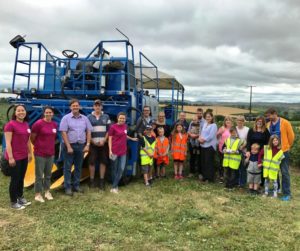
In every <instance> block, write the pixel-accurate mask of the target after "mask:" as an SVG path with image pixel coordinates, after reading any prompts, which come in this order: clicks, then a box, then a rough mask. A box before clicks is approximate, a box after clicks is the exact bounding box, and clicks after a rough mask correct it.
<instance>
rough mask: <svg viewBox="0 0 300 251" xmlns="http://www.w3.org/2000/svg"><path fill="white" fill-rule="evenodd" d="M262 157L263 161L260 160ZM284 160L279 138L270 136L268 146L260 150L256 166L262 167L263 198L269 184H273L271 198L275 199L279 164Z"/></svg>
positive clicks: (267, 192)
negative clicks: (263, 180)
mask: <svg viewBox="0 0 300 251" xmlns="http://www.w3.org/2000/svg"><path fill="white" fill-rule="evenodd" d="M262 156H263V159H262ZM283 159H284V154H283V151H282V150H281V143H280V138H279V137H278V136H277V135H272V136H271V137H270V140H269V144H268V145H266V146H264V148H263V149H261V151H260V153H259V156H258V163H259V164H258V166H260V167H261V166H263V177H264V178H265V193H264V194H263V196H264V197H266V196H268V195H269V186H270V182H272V183H273V197H274V198H277V192H278V181H277V178H278V172H279V170H280V163H281V161H282V160H283Z"/></svg>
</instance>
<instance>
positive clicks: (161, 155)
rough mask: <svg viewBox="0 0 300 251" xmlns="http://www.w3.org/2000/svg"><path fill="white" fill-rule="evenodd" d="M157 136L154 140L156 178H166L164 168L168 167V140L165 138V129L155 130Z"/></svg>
mask: <svg viewBox="0 0 300 251" xmlns="http://www.w3.org/2000/svg"><path fill="white" fill-rule="evenodd" d="M157 133H158V136H157V138H156V144H155V150H154V159H155V160H156V165H157V173H156V176H157V177H161V178H165V177H166V166H167V165H169V156H168V154H169V148H170V145H169V139H168V138H167V137H165V129H164V128H163V127H159V128H158V129H157Z"/></svg>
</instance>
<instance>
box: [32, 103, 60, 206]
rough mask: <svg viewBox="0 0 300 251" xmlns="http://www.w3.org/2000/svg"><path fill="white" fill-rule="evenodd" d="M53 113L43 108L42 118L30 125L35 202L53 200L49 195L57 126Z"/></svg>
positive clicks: (47, 108)
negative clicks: (43, 192) (32, 146)
mask: <svg viewBox="0 0 300 251" xmlns="http://www.w3.org/2000/svg"><path fill="white" fill-rule="evenodd" d="M53 115H54V111H53V108H52V107H49V106H47V107H45V108H44V118H42V119H39V120H38V121H36V122H35V123H34V124H33V125H32V133H31V137H30V138H31V142H32V144H33V145H34V157H35V184H34V190H35V198H34V199H35V200H36V201H39V202H45V200H44V198H43V196H42V194H41V193H42V191H43V190H44V191H45V198H46V199H47V200H53V197H52V195H51V193H50V191H49V190H50V180H51V171H52V165H53V160H54V154H55V140H56V134H57V124H56V122H54V121H52V118H53Z"/></svg>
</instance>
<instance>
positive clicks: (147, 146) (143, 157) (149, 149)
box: [140, 137, 156, 166]
mask: <svg viewBox="0 0 300 251" xmlns="http://www.w3.org/2000/svg"><path fill="white" fill-rule="evenodd" d="M143 138H144V142H145V147H144V148H145V149H146V150H147V152H148V153H152V154H153V153H154V149H155V143H156V141H155V140H154V142H153V143H152V144H151V145H150V144H149V142H148V140H147V139H146V138H145V137H143ZM140 156H141V165H142V166H143V165H152V164H153V158H150V157H149V156H148V155H147V153H146V152H145V151H144V149H141V150H140Z"/></svg>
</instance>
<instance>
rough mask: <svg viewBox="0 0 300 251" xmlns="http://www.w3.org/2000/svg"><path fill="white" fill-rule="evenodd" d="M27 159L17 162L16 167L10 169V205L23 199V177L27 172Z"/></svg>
mask: <svg viewBox="0 0 300 251" xmlns="http://www.w3.org/2000/svg"><path fill="white" fill-rule="evenodd" d="M27 164H28V159H27V158H26V159H22V160H17V161H16V165H15V166H14V167H10V168H11V179H10V184H9V196H10V201H11V202H12V203H16V202H17V199H18V198H21V197H23V187H24V177H25V173H26V170H27Z"/></svg>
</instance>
